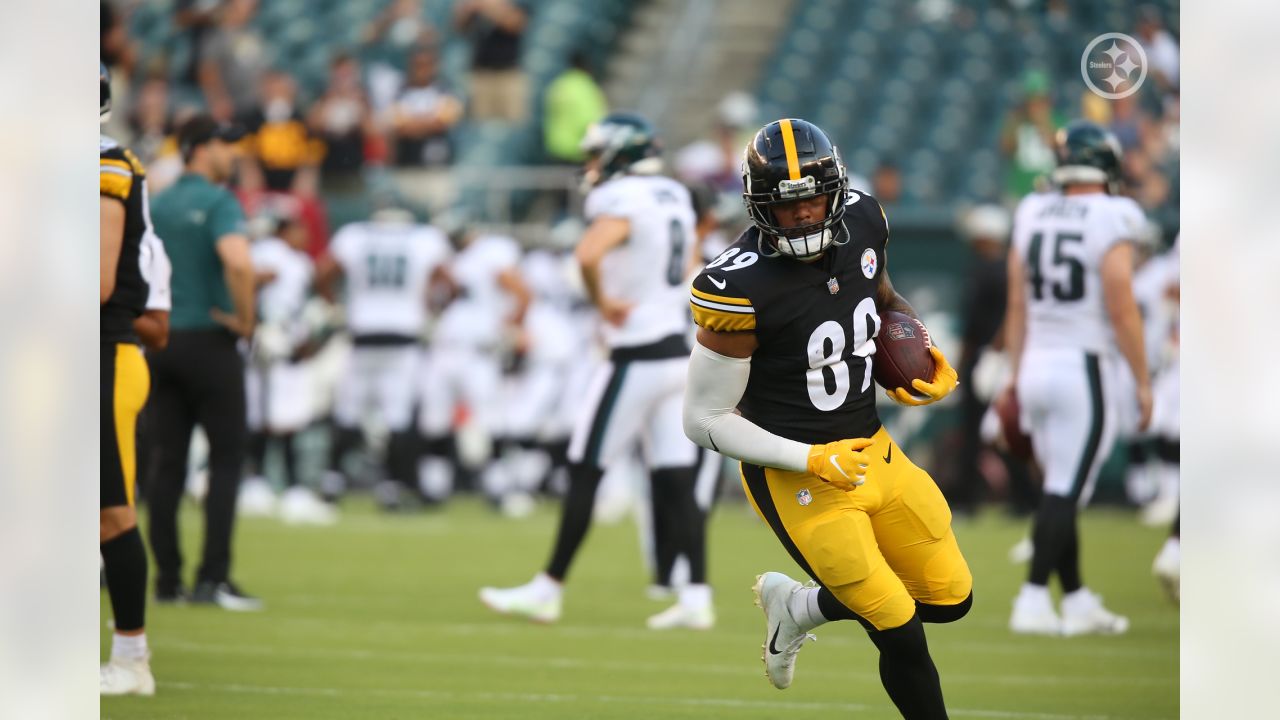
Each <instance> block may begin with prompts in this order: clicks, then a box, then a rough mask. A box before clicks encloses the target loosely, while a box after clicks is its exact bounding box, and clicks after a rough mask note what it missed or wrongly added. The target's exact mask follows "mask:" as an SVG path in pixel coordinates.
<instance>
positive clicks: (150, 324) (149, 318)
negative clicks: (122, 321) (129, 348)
mask: <svg viewBox="0 0 1280 720" xmlns="http://www.w3.org/2000/svg"><path fill="white" fill-rule="evenodd" d="M133 331H134V332H136V333H137V334H138V338H139V339H141V340H142V344H143V345H145V346H146V347H147V348H148V349H149V350H163V349H164V348H165V346H166V345H168V344H169V313H168V312H167V311H165V310H148V311H146V312H144V313H142V315H140V316H138V318H136V319H135V320H134V321H133Z"/></svg>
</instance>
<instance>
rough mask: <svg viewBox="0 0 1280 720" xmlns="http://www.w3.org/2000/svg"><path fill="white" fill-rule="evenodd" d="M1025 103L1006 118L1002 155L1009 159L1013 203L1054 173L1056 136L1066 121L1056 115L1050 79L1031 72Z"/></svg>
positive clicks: (1026, 81) (1027, 77)
mask: <svg viewBox="0 0 1280 720" xmlns="http://www.w3.org/2000/svg"><path fill="white" fill-rule="evenodd" d="M1022 92H1023V101H1022V102H1021V103H1020V104H1019V105H1018V106H1017V107H1016V108H1014V109H1013V110H1012V111H1011V112H1010V113H1009V116H1008V117H1007V118H1005V122H1004V129H1003V130H1002V131H1001V133H1000V151H1001V152H1002V153H1004V155H1005V156H1006V157H1007V158H1008V159H1009V175H1008V181H1007V183H1006V185H1005V193H1006V195H1007V197H1008V198H1009V200H1010V201H1011V202H1016V201H1018V200H1021V199H1022V198H1023V197H1025V196H1026V195H1027V193H1029V192H1031V191H1032V190H1034V189H1035V188H1036V187H1037V183H1038V182H1039V181H1041V178H1042V176H1043V175H1044V174H1045V173H1047V172H1049V171H1050V170H1052V169H1053V167H1054V162H1055V161H1054V155H1053V147H1054V145H1053V142H1054V140H1053V135H1054V133H1055V132H1057V130H1058V128H1059V127H1062V124H1063V121H1064V119H1063V118H1062V117H1061V115H1060V114H1059V113H1056V112H1054V109H1053V101H1052V100H1051V99H1050V97H1049V77H1048V76H1047V75H1045V74H1044V72H1043V71H1040V70H1029V71H1027V73H1026V75H1024V76H1023V79H1022Z"/></svg>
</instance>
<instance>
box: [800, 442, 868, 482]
mask: <svg viewBox="0 0 1280 720" xmlns="http://www.w3.org/2000/svg"><path fill="white" fill-rule="evenodd" d="M869 445H871V441H870V440H868V439H867V438H850V439H848V440H837V441H835V442H830V443H826V444H823V445H813V446H811V447H810V448H809V472H811V473H813V474H814V475H817V476H818V477H819V478H821V479H822V481H823V482H827V483H830V484H832V485H834V486H836V487H838V488H840V489H841V490H844V491H845V492H849V491H851V490H856V489H857V488H858V486H859V485H861V484H862V483H864V482H866V481H867V465H869V464H870V463H871V457H870V456H869V455H867V454H866V453H862V452H859V451H860V450H863V449H864V448H866V447H868V446H869Z"/></svg>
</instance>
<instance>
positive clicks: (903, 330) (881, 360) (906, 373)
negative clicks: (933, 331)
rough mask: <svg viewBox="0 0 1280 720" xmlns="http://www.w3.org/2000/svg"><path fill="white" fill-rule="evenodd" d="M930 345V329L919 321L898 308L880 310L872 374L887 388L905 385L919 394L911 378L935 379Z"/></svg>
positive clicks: (913, 392) (907, 388) (928, 380)
mask: <svg viewBox="0 0 1280 720" xmlns="http://www.w3.org/2000/svg"><path fill="white" fill-rule="evenodd" d="M931 346H932V343H931V342H930V341H929V331H928V330H926V329H925V327H924V325H923V324H921V323H920V321H919V320H916V319H915V318H913V317H911V316H910V315H906V314H904V313H900V312H897V311H895V310H886V311H885V312H882V313H880V333H879V334H877V335H876V354H875V357H874V358H873V359H872V361H871V376H872V377H874V378H875V379H876V382H877V383H880V387H883V388H885V389H886V390H893V389H895V388H906V390H907V392H909V393H911V394H912V395H916V396H919V395H920V393H919V392H917V391H916V390H914V389H913V388H912V387H911V381H912V380H916V379H920V380H924V381H925V382H931V381H932V380H933V371H934V367H933V356H932V355H930V354H929V348H930V347H931Z"/></svg>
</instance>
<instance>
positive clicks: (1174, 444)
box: [1156, 437, 1182, 465]
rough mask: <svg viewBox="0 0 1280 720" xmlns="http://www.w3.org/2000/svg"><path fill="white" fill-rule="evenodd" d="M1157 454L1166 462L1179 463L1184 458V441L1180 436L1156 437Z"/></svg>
mask: <svg viewBox="0 0 1280 720" xmlns="http://www.w3.org/2000/svg"><path fill="white" fill-rule="evenodd" d="M1156 456H1157V457H1159V458H1160V459H1161V460H1163V461H1164V462H1167V463H1170V464H1173V465H1177V464H1178V463H1179V462H1180V461H1181V459H1182V442H1181V440H1179V439H1178V438H1168V437H1162V438H1157V439H1156Z"/></svg>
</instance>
